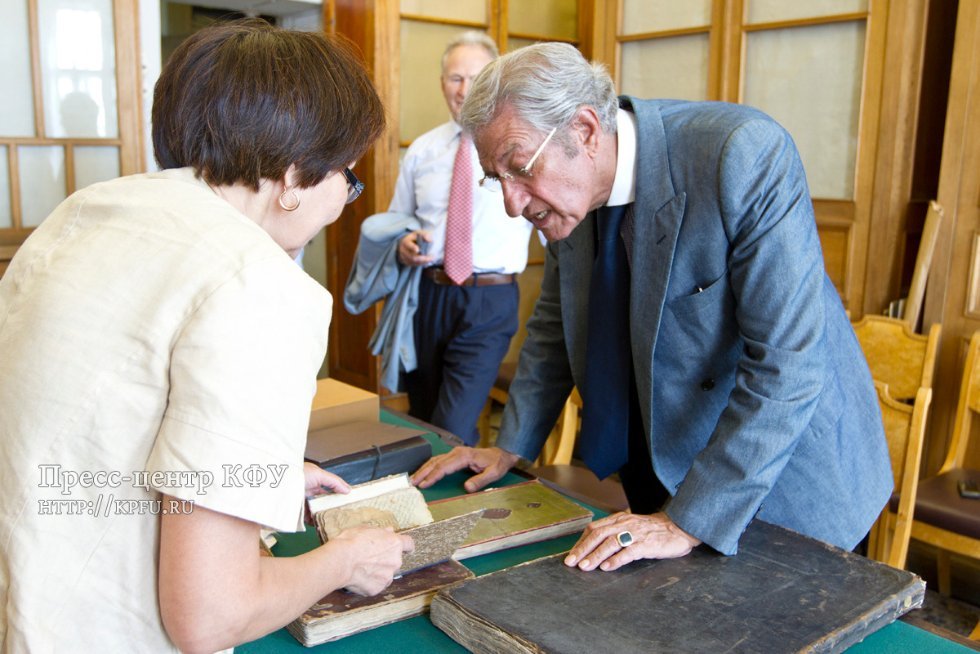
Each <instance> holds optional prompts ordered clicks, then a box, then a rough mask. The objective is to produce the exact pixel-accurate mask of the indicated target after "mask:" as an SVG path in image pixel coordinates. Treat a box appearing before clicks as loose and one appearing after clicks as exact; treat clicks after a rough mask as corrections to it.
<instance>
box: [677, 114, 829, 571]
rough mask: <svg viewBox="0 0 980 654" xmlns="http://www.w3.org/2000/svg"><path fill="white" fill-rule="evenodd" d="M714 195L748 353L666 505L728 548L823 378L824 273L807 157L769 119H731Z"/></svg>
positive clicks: (792, 442) (705, 537)
mask: <svg viewBox="0 0 980 654" xmlns="http://www.w3.org/2000/svg"><path fill="white" fill-rule="evenodd" d="M719 169H720V173H719V176H718V189H717V193H718V197H719V200H720V211H721V217H722V224H723V228H724V229H725V230H726V231H727V237H728V241H729V243H730V249H729V257H728V262H727V263H728V277H729V282H730V285H731V290H732V294H733V295H734V299H735V307H736V308H735V321H736V323H737V325H738V330H739V334H740V336H741V341H742V343H741V352H740V353H739V355H738V357H739V358H738V361H737V369H736V371H735V386H734V388H733V389H732V391H731V393H730V396H729V398H728V403H727V405H726V406H725V408H724V409H723V410H722V412H721V414H720V416H719V418H718V421H717V423H716V425H715V428H714V430H713V432H712V433H711V435H710V438H709V439H708V441H707V445H706V446H705V447H704V448H703V449H702V450H701V451H700V453H699V454H698V455H697V456H696V457H695V459H694V462H693V465H692V467H691V468H690V470H689V472H688V473H687V475H686V476H685V477H684V479H683V481H682V482H681V484H680V486H679V487H678V489H677V492H676V494H675V496H674V497H673V499H672V500H671V502H670V503H669V505H668V507H667V509H666V511H667V514H668V515H669V516H670V517H671V518H672V519H673V520H674V522H676V523H677V524H678V525H679V526H680V527H681V528H683V529H684V530H685V531H687V532H689V533H691V534H693V535H694V536H696V537H698V538H700V539H701V540H702V541H703V542H705V543H707V544H708V545H710V546H712V547H714V548H715V549H717V550H718V551H720V552H722V553H724V554H734V553H735V552H736V550H737V547H738V539H739V536H740V535H741V534H742V532H743V531H744V529H745V527H746V526H747V525H748V523H749V521H750V520H752V518H753V516H754V515H755V514H756V512H757V511H758V510H759V508H760V506H761V505H762V503H763V502H764V501H765V499H766V497H767V495H768V494H769V492H770V490H771V489H772V488H773V486H774V484H775V483H776V481H777V480H778V478H779V476H780V474H781V472H782V471H783V469H784V467H785V466H786V464H787V462H788V461H789V459H790V457H792V456H793V453H794V450H795V449H796V446H797V444H798V442H799V441H800V439H801V436H802V435H803V433H804V431H805V430H806V429H807V427H808V425H809V424H810V421H811V418H812V416H813V412H814V409H815V406H816V404H817V400H818V398H819V396H820V393H821V390H822V388H823V385H824V383H825V381H824V380H825V379H826V376H827V374H828V371H827V364H826V361H827V357H826V356H825V351H824V348H825V344H824V343H825V341H824V325H825V310H826V307H825V306H824V302H825V300H824V298H825V297H826V296H825V295H824V292H823V291H824V284H825V276H826V274H825V271H824V267H823V257H822V254H821V248H820V243H819V239H818V236H817V232H816V225H815V222H814V217H813V209H812V203H811V199H810V194H809V190H808V188H807V185H806V179H805V175H804V172H803V166H802V164H801V162H800V159H799V155H798V153H797V150H796V147H795V146H794V144H793V142H792V139H791V138H790V136H789V134H787V133H786V131H785V130H783V129H782V128H781V127H779V126H778V125H777V124H776V123H774V122H773V121H770V120H765V119H754V120H750V121H748V122H745V123H742V124H741V125H740V126H738V127H737V128H735V129H734V130H733V132H732V133H731V134H730V136H729V137H728V139H727V141H726V143H725V145H724V146H723V148H722V149H721V158H720V168H719Z"/></svg>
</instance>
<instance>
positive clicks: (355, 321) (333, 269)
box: [323, 0, 400, 391]
mask: <svg viewBox="0 0 980 654" xmlns="http://www.w3.org/2000/svg"><path fill="white" fill-rule="evenodd" d="M323 10H324V25H325V26H332V27H333V28H334V29H335V30H336V32H337V33H338V34H342V35H343V36H346V37H347V38H349V39H350V40H351V41H353V42H354V44H355V45H356V46H357V47H358V48H359V49H360V51H361V54H362V56H363V57H364V61H365V64H366V66H367V68H368V70H369V71H370V73H371V75H372V78H373V80H374V83H375V86H376V87H377V89H378V95H379V96H380V97H381V100H382V102H383V103H384V105H385V107H386V108H387V110H388V128H387V130H386V132H385V133H384V135H383V136H382V137H381V138H380V139H379V140H378V142H377V144H376V145H375V147H374V148H373V149H372V150H370V151H369V152H368V153H367V154H366V155H365V156H364V157H363V158H362V159H361V160H360V161H359V162H358V163H357V166H356V167H355V170H356V171H357V175H358V176H359V177H360V178H361V179H363V180H364V182H365V190H364V193H363V195H362V196H361V198H359V199H358V200H357V202H354V203H352V204H350V205H348V206H347V207H345V209H344V212H343V214H342V215H341V218H340V220H338V221H337V222H335V223H334V224H333V225H331V226H330V227H328V228H327V239H326V242H327V290H329V291H330V293H331V295H333V297H334V308H333V320H332V321H331V324H330V341H329V347H328V365H329V371H330V376H331V377H334V378H336V379H339V380H341V381H344V382H347V383H350V384H353V385H355V386H359V387H361V388H365V389H368V390H371V391H378V390H379V387H378V377H379V367H380V361H379V360H378V359H377V358H376V357H373V356H371V354H370V353H369V352H368V348H367V344H368V341H369V340H370V337H371V334H372V333H373V332H374V328H375V325H376V324H377V319H378V315H379V312H380V308H375V309H373V310H368V311H365V312H364V313H363V314H361V315H359V316H353V315H350V314H349V313H347V311H346V309H344V307H343V301H342V298H343V292H344V284H345V283H346V282H347V276H348V274H349V273H350V269H351V267H352V265H353V261H354V253H355V251H356V249H357V241H358V238H359V236H360V227H361V223H362V222H364V219H365V218H367V217H368V216H370V215H372V214H375V213H379V212H381V211H385V210H386V209H387V203H388V200H389V198H390V197H391V194H392V190H393V189H394V185H395V178H396V176H397V172H398V114H397V111H396V110H395V109H394V108H395V107H397V106H398V88H397V80H398V65H399V56H398V52H399V50H398V47H399V38H400V36H399V26H398V2H397V0H370V1H368V2H365V1H364V0H331V2H330V3H325V4H324V9H323ZM328 20H329V22H328Z"/></svg>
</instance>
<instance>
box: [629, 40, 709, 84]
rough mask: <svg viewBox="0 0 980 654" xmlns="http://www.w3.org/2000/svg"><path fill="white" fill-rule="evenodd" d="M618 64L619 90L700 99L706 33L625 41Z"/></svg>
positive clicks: (705, 76)
mask: <svg viewBox="0 0 980 654" xmlns="http://www.w3.org/2000/svg"><path fill="white" fill-rule="evenodd" d="M620 68H621V70H620V77H619V79H620V83H619V88H620V93H624V94H627V95H633V96H636V97H639V98H674V99H679V100H704V99H706V98H707V94H708V35H707V34H695V35H691V36H674V37H670V38H664V39H652V40H649V41H629V42H626V43H624V44H623V46H622V50H621V53H620Z"/></svg>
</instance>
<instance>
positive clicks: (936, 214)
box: [902, 200, 943, 332]
mask: <svg viewBox="0 0 980 654" xmlns="http://www.w3.org/2000/svg"><path fill="white" fill-rule="evenodd" d="M942 220H943V208H942V205H940V204H939V203H938V202H936V201H935V200H930V201H929V210H928V211H927V213H926V221H925V224H924V225H923V227H922V240H920V241H919V251H918V253H917V254H916V257H915V268H914V269H913V271H912V284H911V285H910V286H909V295H908V297H907V298H906V299H905V310H904V311H903V313H902V318H903V320H904V321H905V323H906V324H907V325H908V326H909V329H910V330H912V331H913V332H914V331H915V330H916V328H917V327H918V325H919V314H921V313H922V300H923V298H924V297H925V294H926V281H927V280H928V278H929V269H930V268H931V267H932V255H933V253H934V252H935V251H936V240H937V239H938V238H939V224H940V223H941V222H942Z"/></svg>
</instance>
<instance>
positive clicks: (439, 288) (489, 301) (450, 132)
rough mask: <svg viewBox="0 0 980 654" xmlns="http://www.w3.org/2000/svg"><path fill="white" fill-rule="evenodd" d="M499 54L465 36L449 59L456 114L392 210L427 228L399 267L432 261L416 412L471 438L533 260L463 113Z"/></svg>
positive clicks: (417, 153) (406, 241)
mask: <svg viewBox="0 0 980 654" xmlns="http://www.w3.org/2000/svg"><path fill="white" fill-rule="evenodd" d="M496 58H497V46H496V45H495V44H494V42H493V40H492V39H490V37H488V36H487V35H486V34H483V33H480V32H465V33H463V34H460V35H459V36H458V37H456V38H455V39H453V40H452V41H451V42H450V43H449V44H448V45H447V46H446V50H445V52H444V53H443V56H442V76H441V78H440V79H441V82H442V92H443V95H444V96H445V98H446V105H447V106H448V107H449V112H450V114H451V115H452V120H450V121H449V122H446V123H443V124H442V125H440V126H439V127H436V128H435V129H433V130H431V131H429V132H426V133H425V134H423V135H421V136H419V137H418V138H417V139H415V141H414V142H413V143H412V145H411V147H409V148H408V152H407V153H406V154H405V158H404V160H403V161H402V165H401V171H400V173H399V175H398V182H397V184H396V186H395V194H394V197H393V198H392V200H391V206H390V207H389V209H388V210H389V211H390V212H395V213H400V214H407V215H412V216H415V217H416V218H417V219H418V220H419V222H420V223H421V225H422V228H421V229H419V230H417V231H413V232H410V233H408V234H407V235H406V236H405V237H404V238H402V239H401V242H400V243H399V246H398V260H399V263H401V264H402V265H405V266H423V267H424V270H423V274H422V279H421V282H420V284H419V306H418V309H417V311H416V313H415V318H414V321H415V322H414V328H415V330H414V331H415V347H416V354H417V360H418V368H417V369H416V370H414V371H412V372H410V373H408V374H407V375H406V377H405V385H406V388H407V390H408V399H409V405H410V408H409V413H410V414H411V415H413V416H415V417H416V418H419V419H421V420H425V421H428V422H431V423H432V424H434V425H437V426H439V427H442V428H443V429H446V430H448V431H450V432H452V433H454V434H456V435H457V436H459V437H460V438H462V439H463V440H464V441H465V442H466V443H467V444H469V445H473V444H475V443H476V442H477V441H478V440H479V434H478V433H477V428H476V424H477V419H478V418H479V415H480V411H481V409H482V407H483V405H484V403H485V402H486V399H487V395H488V393H489V392H490V388H491V387H492V386H493V383H494V381H495V380H496V377H497V371H498V369H499V367H500V362H501V361H502V360H503V357H504V355H505V354H506V353H507V349H508V348H509V346H510V339H511V337H512V336H513V335H514V333H515V332H516V331H517V309H518V299H519V298H518V288H517V274H518V273H520V272H522V271H523V270H524V268H525V266H526V265H527V245H528V238H529V236H530V233H531V229H532V227H531V225H530V223H528V222H527V221H525V220H514V219H512V218H510V217H508V216H507V212H506V211H505V210H504V203H503V196H502V195H501V194H500V193H495V192H493V191H491V190H487V189H483V188H481V187H480V186H479V185H478V183H477V182H478V180H479V179H480V177H481V176H482V172H481V170H480V166H479V163H478V160H477V155H476V149H475V148H474V146H473V143H472V141H471V140H470V139H469V138H468V137H466V136H465V135H463V133H462V130H461V129H460V126H459V111H460V108H461V107H462V105H463V100H465V99H466V94H467V93H468V92H469V89H470V85H471V84H472V82H473V79H474V78H475V77H476V76H477V74H479V72H480V71H481V70H483V67H484V66H486V65H487V64H488V63H490V62H491V61H493V60H494V59H496Z"/></svg>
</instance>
